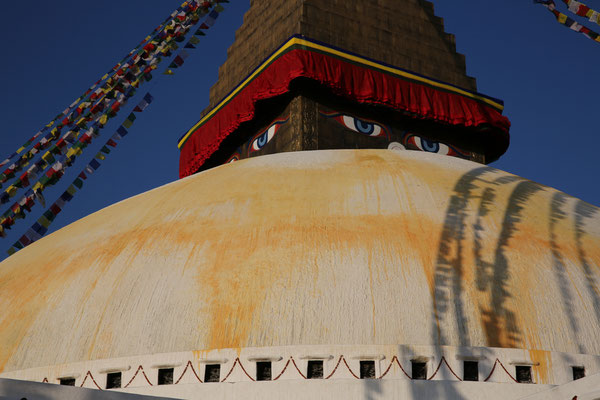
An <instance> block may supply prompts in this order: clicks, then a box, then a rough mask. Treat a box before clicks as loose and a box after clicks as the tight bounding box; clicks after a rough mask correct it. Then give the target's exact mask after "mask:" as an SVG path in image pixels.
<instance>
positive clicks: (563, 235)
mask: <svg viewBox="0 0 600 400" xmlns="http://www.w3.org/2000/svg"><path fill="white" fill-rule="evenodd" d="M502 108H503V106H502V102H501V101H500V100H498V99H495V98H493V97H489V96H486V95H484V94H481V93H478V92H477V91H476V83H475V80H474V79H473V78H471V77H469V76H467V74H466V69H465V58H464V56H462V55H460V54H458V53H457V52H456V49H455V44H454V37H453V36H452V35H451V34H448V33H446V32H445V31H444V28H443V21H442V19H441V18H439V17H437V16H435V14H434V10H433V5H432V4H431V3H430V2H428V1H424V0H367V1H358V0H344V1H341V0H331V1H323V0H253V1H251V2H250V9H249V10H248V12H247V13H246V14H245V17H244V23H243V25H242V27H241V28H239V30H238V31H237V32H236V40H235V42H234V43H233V45H232V46H231V47H230V48H229V51H228V59H227V61H226V62H225V64H223V66H222V67H221V69H220V71H219V80H218V82H217V83H216V84H215V85H214V86H213V88H212V89H211V92H210V105H209V107H208V108H207V109H206V110H205V111H204V112H202V114H201V117H200V120H199V121H198V122H197V123H196V124H195V125H194V126H193V127H192V128H191V129H190V130H189V131H188V132H186V133H185V134H184V135H183V136H182V137H181V138H180V139H179V142H178V145H179V148H180V150H181V159H180V166H179V171H180V176H181V178H182V179H180V180H179V181H176V182H173V183H171V184H168V185H165V186H162V187H159V188H157V189H154V190H151V191H149V192H146V193H143V194H140V195H138V196H135V197H133V198H130V199H127V200H124V201H122V202H119V203H117V204H114V205H112V206H110V207H107V208H105V209H103V210H100V211H98V212H96V213H94V214H92V215H90V216H87V217H85V218H83V219H81V220H79V221H77V222H75V223H73V224H71V225H69V226H67V227H65V228H63V229H61V230H59V231H57V232H55V233H53V234H52V235H50V236H49V237H48V238H45V239H42V240H39V241H38V242H36V243H34V244H32V245H31V246H29V247H27V248H26V249H24V250H22V251H20V252H18V253H17V254H15V255H14V256H12V257H10V258H9V259H7V260H6V261H4V262H3V263H1V264H0V305H1V307H2V310H3V313H2V316H1V317H0V322H1V323H0V378H3V379H0V385H6V386H5V387H8V388H9V389H10V388H12V389H10V390H13V391H12V392H11V395H15V394H16V393H17V392H16V390H17V389H15V388H18V390H22V392H19V393H25V391H26V390H30V392H28V393H27V394H28V395H27V398H28V399H30V400H31V399H38V398H39V399H42V398H44V399H47V398H61V397H60V396H59V395H58V394H56V393H58V392H57V390H58V388H60V389H63V390H65V388H64V387H60V386H58V385H50V383H61V384H63V385H74V386H77V387H83V388H91V389H102V390H103V391H95V392H89V393H88V392H86V394H85V396H87V397H85V398H87V399H93V398H98V399H101V398H118V397H109V396H118V393H117V392H127V393H130V394H139V395H142V396H164V397H168V398H185V399H204V398H209V397H210V398H244V399H251V398H261V399H264V398H291V399H296V398H297V399H301V398H302V399H303V398H343V399H359V398H360V399H363V398H369V399H378V398H381V399H383V398H385V399H390V398H392V399H430V398H432V399H433V398H435V399H482V398H486V399H522V398H527V399H572V398H574V396H578V397H577V398H578V399H579V400H581V399H595V398H597V397H598V394H597V393H598V392H595V391H597V390H598V385H599V384H600V378H599V377H598V375H597V374H598V372H600V342H599V341H598V339H597V336H598V331H599V330H600V329H599V328H600V311H599V310H600V295H599V291H598V289H599V286H598V282H599V280H600V272H599V271H600V269H599V267H600V213H599V210H598V208H596V207H594V206H592V205H589V204H587V203H585V202H583V201H581V200H578V199H576V198H573V197H570V196H568V195H566V194H564V193H561V192H559V191H557V190H554V189H552V188H549V187H545V186H543V185H540V184H537V183H535V182H532V181H529V180H526V179H524V178H521V177H518V176H515V175H512V174H509V173H506V172H503V171H500V170H497V169H494V168H492V167H489V166H487V165H486V164H487V163H489V162H491V161H493V160H495V159H498V158H499V157H500V156H502V154H503V153H504V152H505V151H506V149H507V147H508V144H509V126H510V123H509V121H508V119H507V118H506V117H504V116H503V115H502ZM73 238H77V239H76V240H74V239H73ZM13 380H18V381H27V382H45V383H44V385H46V386H43V387H46V388H48V389H47V393H46V394H45V395H39V394H36V393H37V392H35V393H34V389H35V390H39V387H40V386H39V385H40V383H36V384H34V383H31V384H30V385H31V389H27V388H28V387H29V386H27V385H25V386H23V385H24V383H23V382H17V383H15V381H13ZM11 385H12V386H11ZM19 385H20V386H19ZM1 388H2V386H0V390H1ZM70 390H71V391H69V392H68V395H69V396H73V397H72V398H83V397H76V396H78V394H77V389H75V388H70ZM106 390H109V391H110V393H108V392H106ZM61 393H67V392H64V391H63V392H61ZM0 394H1V392H0ZM44 396H45V397H44ZM62 396H65V395H64V394H63V395H62ZM81 396H83V395H81ZM123 396H124V394H123ZM594 396H595V397H594ZM13 397H14V396H13ZM15 398H16V397H15ZM63 398H64V397H63ZM123 398H124V397H123ZM132 398H133V397H132ZM139 398H144V397H139ZM148 398H150V397H148Z"/></svg>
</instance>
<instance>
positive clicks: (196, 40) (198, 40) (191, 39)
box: [190, 36, 200, 44]
mask: <svg viewBox="0 0 600 400" xmlns="http://www.w3.org/2000/svg"><path fill="white" fill-rule="evenodd" d="M190 43H191V44H198V43H200V39H198V38H197V37H196V36H192V37H191V38H190Z"/></svg>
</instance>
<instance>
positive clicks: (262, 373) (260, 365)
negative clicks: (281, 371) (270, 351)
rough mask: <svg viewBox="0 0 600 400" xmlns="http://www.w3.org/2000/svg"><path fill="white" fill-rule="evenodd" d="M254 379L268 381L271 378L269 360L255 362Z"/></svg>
mask: <svg viewBox="0 0 600 400" xmlns="http://www.w3.org/2000/svg"><path fill="white" fill-rule="evenodd" d="M256 380H257V381H270V380H271V361H257V362H256Z"/></svg>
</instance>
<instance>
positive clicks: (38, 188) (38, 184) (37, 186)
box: [31, 182, 44, 192]
mask: <svg viewBox="0 0 600 400" xmlns="http://www.w3.org/2000/svg"><path fill="white" fill-rule="evenodd" d="M31 190H33V191H34V192H35V191H37V190H44V185H42V184H41V183H40V182H36V183H35V185H33V187H32V188H31Z"/></svg>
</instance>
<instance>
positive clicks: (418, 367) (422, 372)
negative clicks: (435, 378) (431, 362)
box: [411, 361, 427, 379]
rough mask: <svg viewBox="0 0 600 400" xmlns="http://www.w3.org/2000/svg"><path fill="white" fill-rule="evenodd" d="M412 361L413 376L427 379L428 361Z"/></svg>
mask: <svg viewBox="0 0 600 400" xmlns="http://www.w3.org/2000/svg"><path fill="white" fill-rule="evenodd" d="M411 363H412V378H413V379H427V363H425V362H422V361H411Z"/></svg>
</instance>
